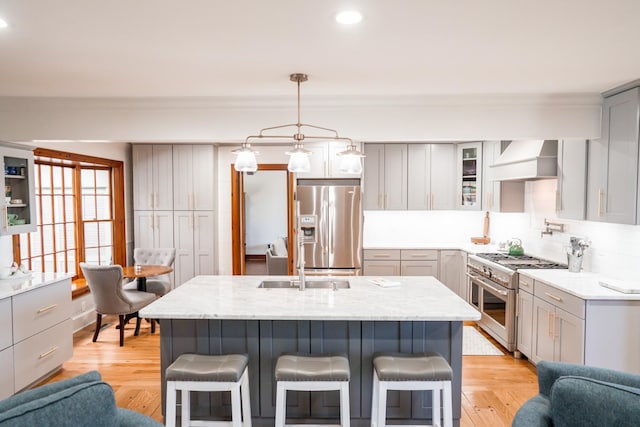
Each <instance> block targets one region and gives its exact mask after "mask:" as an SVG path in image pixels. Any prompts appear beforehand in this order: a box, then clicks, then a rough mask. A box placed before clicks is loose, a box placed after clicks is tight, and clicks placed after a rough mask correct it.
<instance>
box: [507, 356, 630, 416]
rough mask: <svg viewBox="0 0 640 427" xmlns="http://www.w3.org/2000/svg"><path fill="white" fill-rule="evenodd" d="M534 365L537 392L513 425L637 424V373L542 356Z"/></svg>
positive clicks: (519, 411) (524, 406) (523, 406)
mask: <svg viewBox="0 0 640 427" xmlns="http://www.w3.org/2000/svg"><path fill="white" fill-rule="evenodd" d="M537 368H538V386H539V391H540V393H539V394H537V395H536V396H534V397H532V398H531V399H529V400H528V401H526V402H525V403H524V405H522V407H520V409H518V412H517V413H516V415H515V417H514V419H513V423H512V426H513V427H543V426H544V427H546V426H553V427H563V426H576V427H578V426H580V427H581V426H615V427H621V426H637V425H640V375H637V374H630V373H627V372H621V371H614V370H611V369H604V368H595V367H591V366H584V365H574V364H570V363H561V362H548V361H544V360H543V361H540V362H539V363H538V365H537Z"/></svg>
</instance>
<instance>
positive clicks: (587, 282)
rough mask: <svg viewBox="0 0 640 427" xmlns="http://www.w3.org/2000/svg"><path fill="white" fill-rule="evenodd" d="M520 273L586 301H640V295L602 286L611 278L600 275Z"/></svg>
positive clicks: (553, 271)
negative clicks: (601, 284) (602, 282)
mask: <svg viewBox="0 0 640 427" xmlns="http://www.w3.org/2000/svg"><path fill="white" fill-rule="evenodd" d="M518 273H519V274H521V275H524V276H528V277H530V278H532V279H534V280H540V281H542V282H544V283H546V284H548V285H549V286H553V287H555V288H557V289H560V290H562V291H565V292H568V293H570V294H572V295H575V296H577V297H579V298H582V299H585V300H629V301H636V300H640V294H625V293H623V292H618V291H615V290H613V289H609V288H605V287H603V286H600V284H599V282H600V280H607V279H609V277H606V276H603V275H602V274H598V273H590V272H586V271H581V272H580V273H572V272H570V271H569V270H543V269H540V270H528V269H527V270H518Z"/></svg>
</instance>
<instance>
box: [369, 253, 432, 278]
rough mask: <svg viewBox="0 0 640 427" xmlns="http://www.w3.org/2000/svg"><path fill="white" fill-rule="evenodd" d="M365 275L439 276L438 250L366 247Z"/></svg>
mask: <svg viewBox="0 0 640 427" xmlns="http://www.w3.org/2000/svg"><path fill="white" fill-rule="evenodd" d="M364 275H366V276H434V277H436V278H438V250H434V249H365V251H364Z"/></svg>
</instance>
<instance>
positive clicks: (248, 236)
mask: <svg viewBox="0 0 640 427" xmlns="http://www.w3.org/2000/svg"><path fill="white" fill-rule="evenodd" d="M287 173H288V172H287V171H270V170H269V171H266V170H264V171H258V172H256V173H254V174H252V175H249V174H247V175H246V176H245V177H244V191H245V221H246V227H245V240H246V248H245V251H246V254H247V255H264V254H265V252H266V251H267V245H268V244H269V243H271V242H273V241H274V240H275V239H276V238H277V237H281V236H286V235H287Z"/></svg>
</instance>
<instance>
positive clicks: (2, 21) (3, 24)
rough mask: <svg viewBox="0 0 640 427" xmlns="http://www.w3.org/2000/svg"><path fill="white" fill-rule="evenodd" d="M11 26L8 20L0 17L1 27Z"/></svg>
mask: <svg viewBox="0 0 640 427" xmlns="http://www.w3.org/2000/svg"><path fill="white" fill-rule="evenodd" d="M8 26H9V24H7V21H5V20H4V19H2V18H0V28H7V27H8Z"/></svg>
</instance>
